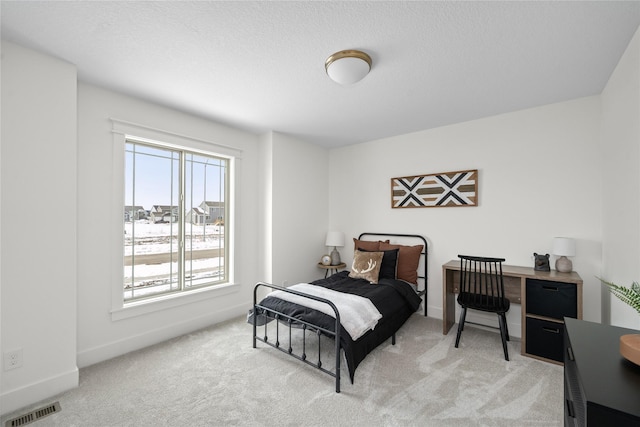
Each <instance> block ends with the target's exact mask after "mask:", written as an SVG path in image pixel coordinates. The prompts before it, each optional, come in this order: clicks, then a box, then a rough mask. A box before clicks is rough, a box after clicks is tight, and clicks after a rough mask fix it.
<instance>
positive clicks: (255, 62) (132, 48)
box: [0, 0, 640, 147]
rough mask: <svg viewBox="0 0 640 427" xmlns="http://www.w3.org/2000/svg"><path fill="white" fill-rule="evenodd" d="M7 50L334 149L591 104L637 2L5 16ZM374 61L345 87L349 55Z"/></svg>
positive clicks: (231, 6) (111, 5)
mask: <svg viewBox="0 0 640 427" xmlns="http://www.w3.org/2000/svg"><path fill="white" fill-rule="evenodd" d="M0 8H1V9H0V12H1V17H2V37H3V39H6V40H10V41H13V42H16V43H18V44H21V45H23V46H26V47H30V48H34V49H36V50H39V51H42V52H45V53H48V54H51V55H53V56H56V57H59V58H62V59H64V60H66V61H69V62H71V63H73V64H76V66H77V68H78V77H79V79H80V80H82V81H86V82H89V83H92V84H96V85H100V86H103V87H106V88H110V89H113V90H116V91H119V92H123V93H126V94H130V95H133V96H135V97H139V98H143V99H146V100H150V101H153V102H156V103H159V104H163V105H167V106H169V107H173V108H177V109H180V110H183V111H186V112H188V113H191V114H195V115H198V116H203V117H206V118H209V119H212V120H215V121H217V122H221V123H226V124H229V125H232V126H235V127H239V128H242V129H247V130H250V131H252V132H256V133H261V132H265V131H268V130H274V131H279V132H283V133H289V134H293V135H296V136H299V137H302V138H304V139H307V140H310V141H313V142H316V143H320V144H323V145H326V146H328V147H333V146H339V145H345V144H352V143H357V142H363V141H370V140H374V139H378V138H383V137H388V136H393V135H398V134H404V133H409V132H414V131H418V130H423V129H429V128H433V127H438V126H443V125H447V124H452V123H458V122H463V121H467V120H472V119H477V118H481V117H487V116H491V115H495V114H500V113H504V112H509V111H514V110H519V109H523V108H529V107H534V106H538V105H544V104H549V103H554V102H559V101H564V100H568V99H574V98H578V97H583V96H588V95H594V94H598V93H600V92H601V90H602V89H603V87H604V85H605V83H606V82H607V79H608V78H609V76H610V75H611V72H612V71H613V69H614V67H615V66H616V64H617V62H618V60H619V59H620V57H621V56H622V53H623V52H624V49H625V48H626V47H627V45H628V43H629V41H630V39H631V37H632V36H633V34H634V33H635V31H636V29H637V28H638V26H639V25H640V2H638V1H625V2H610V1H599V2H582V1H572V2H538V1H534V2H497V1H489V2H484V1H475V2H473V1H472V2H399V1H393V2H379V1H376V2H363V1H360V2H291V1H289V2H244V1H243V2H239V1H238V2H204V1H165V2H150V1H136V2H133V1H125V2H117V1H104V2H95V1H86V2H82V1H81V2H74V1H60V2H58V1H46V2H36V1H25V2H14V1H4V0H3V1H2V2H1V3H0ZM354 48H355V49H361V50H364V51H366V52H367V53H368V54H369V55H370V56H371V57H372V59H373V67H372V70H371V73H370V74H369V75H368V76H367V77H365V79H364V80H362V81H360V82H358V83H356V84H354V85H352V86H346V87H345V86H340V85H337V84H336V83H334V82H332V81H331V80H330V79H329V78H328V77H327V76H326V74H325V70H324V61H325V59H326V58H327V57H328V56H329V55H331V54H332V53H334V52H336V51H339V50H343V49H354Z"/></svg>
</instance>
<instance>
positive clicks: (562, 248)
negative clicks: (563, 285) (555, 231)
mask: <svg viewBox="0 0 640 427" xmlns="http://www.w3.org/2000/svg"><path fill="white" fill-rule="evenodd" d="M552 252H553V254H554V255H558V256H559V257H560V258H558V259H556V270H557V271H559V272H561V273H570V272H571V270H573V264H572V263H571V260H570V259H569V258H567V257H568V256H575V254H576V242H575V240H573V239H570V238H568V237H554V238H553V251H552Z"/></svg>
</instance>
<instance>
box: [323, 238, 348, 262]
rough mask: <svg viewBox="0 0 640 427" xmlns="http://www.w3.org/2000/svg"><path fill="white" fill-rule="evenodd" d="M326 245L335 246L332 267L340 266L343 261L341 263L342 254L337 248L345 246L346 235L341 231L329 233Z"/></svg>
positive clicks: (332, 252)
mask: <svg viewBox="0 0 640 427" xmlns="http://www.w3.org/2000/svg"><path fill="white" fill-rule="evenodd" d="M325 245H326V246H333V250H332V251H331V265H338V264H340V263H341V262H342V261H340V252H338V249H337V247H338V246H340V247H342V246H344V233H341V232H340V231H329V232H328V233H327V240H326V241H325Z"/></svg>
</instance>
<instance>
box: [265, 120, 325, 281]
mask: <svg viewBox="0 0 640 427" xmlns="http://www.w3.org/2000/svg"><path fill="white" fill-rule="evenodd" d="M272 148H273V152H272V156H273V158H272V161H273V165H272V187H273V192H272V197H271V204H272V208H273V213H272V224H271V225H272V229H271V236H272V239H271V250H272V253H271V259H272V272H273V276H272V278H271V279H272V280H273V283H274V284H276V285H282V284H288V285H293V284H296V283H300V282H309V281H310V280H311V279H313V278H320V277H323V276H324V272H323V271H321V270H319V269H318V268H317V263H318V261H320V257H321V256H322V255H323V254H325V253H327V248H326V246H324V242H325V237H326V232H327V231H328V230H327V228H328V217H329V207H328V205H327V200H328V195H329V181H328V178H327V170H328V165H329V150H328V149H326V148H323V147H320V146H318V145H315V144H311V143H308V142H304V141H302V140H300V139H297V138H294V137H291V136H289V135H284V134H282V133H278V132H273V133H272Z"/></svg>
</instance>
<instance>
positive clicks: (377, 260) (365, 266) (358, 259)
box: [349, 250, 384, 284]
mask: <svg viewBox="0 0 640 427" xmlns="http://www.w3.org/2000/svg"><path fill="white" fill-rule="evenodd" d="M383 254H384V253H383V252H363V251H358V250H356V251H355V252H354V253H353V263H352V264H351V272H350V273H349V277H352V278H354V279H365V280H367V281H368V282H369V283H371V284H376V283H378V276H379V275H380V267H381V266H382V256H383Z"/></svg>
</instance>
